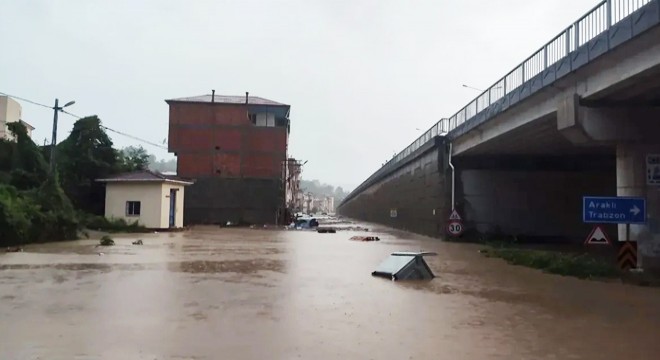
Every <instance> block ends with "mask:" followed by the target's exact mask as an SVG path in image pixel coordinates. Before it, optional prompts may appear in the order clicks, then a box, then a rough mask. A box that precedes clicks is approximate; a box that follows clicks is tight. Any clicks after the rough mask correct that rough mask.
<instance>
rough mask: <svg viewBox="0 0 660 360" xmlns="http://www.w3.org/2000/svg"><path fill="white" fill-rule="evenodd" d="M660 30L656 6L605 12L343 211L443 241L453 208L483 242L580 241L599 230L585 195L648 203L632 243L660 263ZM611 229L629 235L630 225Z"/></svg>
mask: <svg viewBox="0 0 660 360" xmlns="http://www.w3.org/2000/svg"><path fill="white" fill-rule="evenodd" d="M658 25H660V1H659V0H649V1H629V0H606V1H602V2H600V3H599V4H598V5H597V6H596V7H595V8H594V9H592V10H591V11H590V12H589V13H587V14H585V15H584V16H583V17H581V18H580V19H578V20H577V21H576V22H575V23H573V24H572V25H571V26H569V27H568V28H567V29H566V30H565V31H563V32H562V33H560V34H559V35H558V36H556V37H555V38H553V39H552V40H551V41H549V42H548V43H546V44H545V45H544V46H543V47H541V48H540V49H539V50H538V51H537V52H535V53H534V54H533V55H531V56H530V57H529V58H527V59H525V61H523V62H522V63H521V64H520V65H519V66H517V67H516V68H514V69H513V70H512V71H510V72H509V73H507V74H506V75H505V76H503V77H502V78H501V79H500V80H498V81H496V82H495V83H494V84H493V85H492V86H491V87H489V88H488V89H487V90H486V91H484V92H483V93H482V94H480V95H479V96H478V97H477V98H475V99H474V100H473V101H472V102H470V103H469V104H468V105H466V106H465V107H464V108H462V109H461V110H459V111H458V112H457V113H456V114H454V115H453V116H451V117H449V118H446V119H442V120H440V121H439V122H437V123H436V124H434V125H433V127H431V129H429V130H428V131H427V132H426V133H425V134H424V135H422V136H421V137H419V138H418V139H416V140H415V141H414V142H413V143H412V144H411V145H410V146H408V147H407V148H406V149H404V150H402V151H401V152H400V153H399V154H397V155H396V156H395V157H394V158H393V159H392V160H391V161H390V162H388V163H387V164H385V165H384V166H383V167H382V168H381V169H379V170H378V171H376V172H375V173H374V174H373V175H372V176H370V177H369V178H368V179H367V180H366V181H365V182H363V183H362V184H361V185H360V186H359V187H358V188H356V189H355V190H354V191H353V192H352V193H351V194H350V196H349V197H348V198H347V199H346V200H345V201H344V202H343V203H342V204H341V205H340V206H339V212H340V213H341V214H344V215H348V216H352V217H355V218H358V219H363V220H367V221H376V222H379V223H382V224H386V225H390V226H394V227H398V228H402V229H407V230H411V231H415V232H419V233H423V234H427V235H431V236H436V237H443V236H444V235H445V233H446V230H445V226H446V222H447V217H448V214H449V213H450V212H451V209H452V208H456V209H458V210H459V212H460V213H461V214H462V215H463V217H464V218H465V221H466V225H467V227H468V228H469V229H471V230H473V231H477V232H480V233H485V232H501V233H505V234H516V235H527V236H536V237H547V238H554V239H564V240H565V239H569V240H573V241H581V240H583V239H584V237H586V235H587V234H588V232H589V230H590V229H591V227H592V225H588V224H584V223H582V218H581V215H580V214H581V201H582V200H581V199H582V196H585V195H600V196H617V195H618V196H642V197H646V200H647V204H648V205H647V206H648V208H649V213H648V222H647V224H646V225H633V226H632V234H631V236H632V239H633V240H638V239H639V240H640V247H641V250H640V252H642V253H644V254H646V256H647V257H649V258H660V191H658V188H657V187H654V186H652V185H647V181H646V177H647V173H646V171H647V169H646V157H647V155H653V154H660V139H658V135H657V134H660V121H659V120H658V117H659V116H660V108H658V106H660V26H658ZM450 160H451V163H450ZM452 165H453V167H454V171H452ZM452 188H453V189H454V191H452ZM452 199H453V200H452ZM606 231H607V232H608V233H610V235H611V236H612V237H614V238H617V236H616V235H618V238H620V239H623V238H624V237H625V228H624V226H622V225H620V226H619V228H618V229H617V226H616V225H613V226H609V227H606ZM649 264H650V263H649Z"/></svg>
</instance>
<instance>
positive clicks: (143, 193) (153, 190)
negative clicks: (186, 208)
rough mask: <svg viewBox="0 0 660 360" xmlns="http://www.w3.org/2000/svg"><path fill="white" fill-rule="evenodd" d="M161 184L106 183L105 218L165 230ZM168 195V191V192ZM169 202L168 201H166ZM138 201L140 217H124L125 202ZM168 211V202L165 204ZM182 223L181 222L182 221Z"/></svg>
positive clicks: (166, 223) (166, 225) (166, 224)
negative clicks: (135, 222)
mask: <svg viewBox="0 0 660 360" xmlns="http://www.w3.org/2000/svg"><path fill="white" fill-rule="evenodd" d="M163 187H164V186H163V183H160V182H158V183H145V182H143V183H107V185H106V191H105V217H106V218H109V219H110V218H114V219H124V220H126V222H129V223H132V222H134V221H136V220H137V221H138V222H139V223H140V224H141V225H143V226H145V227H148V228H155V229H160V228H167V227H168V222H167V221H166V222H165V223H163V221H162V219H163V216H162V214H161V212H162V208H163V204H162V203H163V200H164V199H165V198H164V197H163V196H162V195H163V192H164V190H163ZM168 195H169V190H168ZM167 200H169V199H167ZM127 201H139V202H140V215H139V216H128V215H126V202H127ZM167 206H168V211H169V202H167ZM165 219H167V217H165ZM182 223H183V221H182Z"/></svg>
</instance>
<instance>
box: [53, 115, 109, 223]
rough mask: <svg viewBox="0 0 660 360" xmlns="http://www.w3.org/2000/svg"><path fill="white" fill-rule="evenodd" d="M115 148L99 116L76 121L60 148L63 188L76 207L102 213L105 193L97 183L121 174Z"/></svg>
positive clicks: (58, 147) (58, 158)
mask: <svg viewBox="0 0 660 360" xmlns="http://www.w3.org/2000/svg"><path fill="white" fill-rule="evenodd" d="M112 145H113V144H112V140H110V138H109V137H108V135H107V134H106V132H105V130H104V129H103V128H102V127H101V120H100V119H99V118H98V117H97V116H89V117H85V118H82V119H80V120H78V121H76V123H75V124H74V125H73V130H71V134H70V135H69V136H68V137H67V138H66V139H65V140H64V141H62V142H61V143H60V144H58V145H57V165H58V169H59V173H60V174H61V181H62V187H63V188H64V191H65V193H66V195H67V196H68V197H69V198H70V199H71V201H72V202H73V205H74V206H75V207H76V208H78V209H81V210H83V211H87V212H90V213H93V214H102V213H103V204H104V202H105V190H104V188H103V185H102V184H100V183H98V182H97V181H96V180H97V179H99V178H106V177H109V176H111V175H113V174H116V173H117V172H119V171H121V162H120V159H119V154H118V152H117V150H115V149H114V148H113V147H112Z"/></svg>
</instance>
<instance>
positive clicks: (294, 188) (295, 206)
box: [285, 158, 302, 212]
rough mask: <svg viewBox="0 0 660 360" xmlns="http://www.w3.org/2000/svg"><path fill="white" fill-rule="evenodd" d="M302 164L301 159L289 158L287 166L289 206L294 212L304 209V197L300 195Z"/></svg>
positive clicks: (286, 188) (286, 182)
mask: <svg viewBox="0 0 660 360" xmlns="http://www.w3.org/2000/svg"><path fill="white" fill-rule="evenodd" d="M301 174H302V164H301V163H300V161H298V160H296V159H293V158H289V159H288V160H287V167H286V173H285V175H286V180H285V194H286V205H287V208H288V209H289V210H290V211H292V212H299V211H301V210H302V197H301V196H300V194H301V191H300V175H301Z"/></svg>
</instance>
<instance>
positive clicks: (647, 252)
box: [616, 142, 660, 271]
mask: <svg viewBox="0 0 660 360" xmlns="http://www.w3.org/2000/svg"><path fill="white" fill-rule="evenodd" d="M656 160H657V161H660V142H658V143H656V144H640V143H630V142H622V143H619V144H617V147H616V186H617V195H618V196H638V197H644V198H646V214H647V223H646V224H645V225H630V240H636V241H637V251H638V252H639V256H638V261H640V262H641V264H640V263H638V264H637V265H638V266H639V267H644V268H645V269H647V270H656V271H657V270H660V163H658V164H657V165H654V164H653V163H654V162H655V161H656ZM649 162H650V163H651V164H649ZM618 235H619V240H625V239H626V226H625V225H619V234H618Z"/></svg>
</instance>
